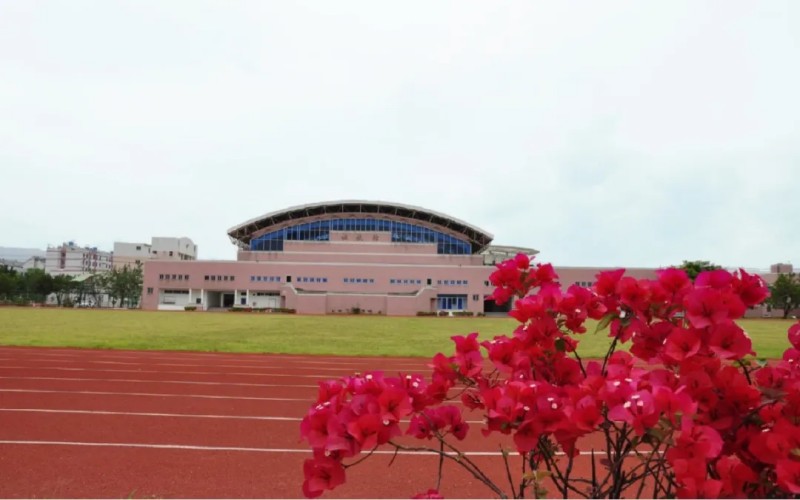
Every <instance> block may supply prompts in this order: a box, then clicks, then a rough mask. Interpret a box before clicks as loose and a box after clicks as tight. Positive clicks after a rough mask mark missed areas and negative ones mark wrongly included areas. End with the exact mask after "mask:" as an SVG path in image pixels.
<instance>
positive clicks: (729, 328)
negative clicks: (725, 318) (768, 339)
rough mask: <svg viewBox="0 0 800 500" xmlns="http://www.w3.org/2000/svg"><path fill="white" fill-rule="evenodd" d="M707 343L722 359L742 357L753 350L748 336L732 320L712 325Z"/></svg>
mask: <svg viewBox="0 0 800 500" xmlns="http://www.w3.org/2000/svg"><path fill="white" fill-rule="evenodd" d="M708 345H709V348H710V349H711V351H712V352H713V353H714V354H716V355H717V356H719V357H720V358H722V359H742V358H743V357H745V356H746V355H748V354H750V353H751V352H752V350H753V349H752V347H753V343H752V342H751V341H750V338H749V337H748V336H747V335H746V334H745V333H744V330H742V329H741V328H739V326H738V325H737V324H736V323H734V322H733V321H729V322H726V323H720V324H716V325H714V326H712V327H711V337H710V338H709V340H708Z"/></svg>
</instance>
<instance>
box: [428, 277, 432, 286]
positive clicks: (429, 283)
mask: <svg viewBox="0 0 800 500" xmlns="http://www.w3.org/2000/svg"><path fill="white" fill-rule="evenodd" d="M432 283H433V280H432V279H430V278H428V286H430V285H431V284H432Z"/></svg>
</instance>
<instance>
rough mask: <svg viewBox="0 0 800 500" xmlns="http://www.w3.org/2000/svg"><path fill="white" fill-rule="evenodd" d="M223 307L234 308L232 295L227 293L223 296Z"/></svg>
mask: <svg viewBox="0 0 800 500" xmlns="http://www.w3.org/2000/svg"><path fill="white" fill-rule="evenodd" d="M222 307H233V294H232V293H226V294H223V295H222Z"/></svg>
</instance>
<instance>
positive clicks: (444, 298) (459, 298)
mask: <svg viewBox="0 0 800 500" xmlns="http://www.w3.org/2000/svg"><path fill="white" fill-rule="evenodd" d="M436 306H437V308H438V309H441V310H445V311H461V310H464V309H465V308H466V306H467V296H466V295H438V296H437V297H436Z"/></svg>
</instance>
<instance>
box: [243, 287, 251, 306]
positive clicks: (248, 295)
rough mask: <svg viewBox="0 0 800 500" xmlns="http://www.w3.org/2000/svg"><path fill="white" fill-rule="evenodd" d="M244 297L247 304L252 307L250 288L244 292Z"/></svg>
mask: <svg viewBox="0 0 800 500" xmlns="http://www.w3.org/2000/svg"><path fill="white" fill-rule="evenodd" d="M244 296H245V298H246V299H247V301H246V303H247V305H248V306H249V305H250V289H249V288H248V289H247V290H245V291H244Z"/></svg>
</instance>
